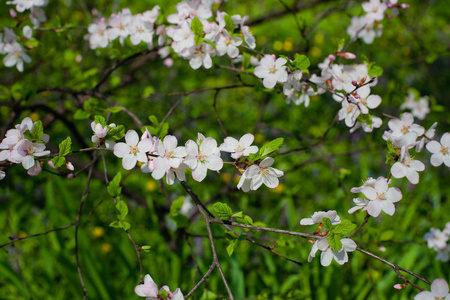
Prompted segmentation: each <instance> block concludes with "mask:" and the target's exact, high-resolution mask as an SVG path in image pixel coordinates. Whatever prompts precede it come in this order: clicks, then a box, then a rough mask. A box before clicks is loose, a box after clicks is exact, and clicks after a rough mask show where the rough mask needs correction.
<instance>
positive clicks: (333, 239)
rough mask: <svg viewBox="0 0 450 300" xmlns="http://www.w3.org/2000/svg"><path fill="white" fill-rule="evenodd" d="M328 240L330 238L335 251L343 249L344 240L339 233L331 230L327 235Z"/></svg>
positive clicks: (329, 241)
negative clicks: (342, 240)
mask: <svg viewBox="0 0 450 300" xmlns="http://www.w3.org/2000/svg"><path fill="white" fill-rule="evenodd" d="M327 240H328V243H329V244H330V247H331V248H332V249H333V251H339V250H341V248H342V242H341V239H340V237H339V235H336V234H334V233H332V232H329V233H328V235H327Z"/></svg>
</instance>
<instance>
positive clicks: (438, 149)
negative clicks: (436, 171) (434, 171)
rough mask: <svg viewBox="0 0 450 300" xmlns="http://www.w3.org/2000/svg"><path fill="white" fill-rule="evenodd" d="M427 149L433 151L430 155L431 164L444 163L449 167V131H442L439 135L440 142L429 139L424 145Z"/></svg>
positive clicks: (438, 164)
mask: <svg viewBox="0 0 450 300" xmlns="http://www.w3.org/2000/svg"><path fill="white" fill-rule="evenodd" d="M426 148H427V150H428V151H430V152H431V153H433V155H431V164H432V165H433V166H435V167H438V166H440V165H442V163H444V164H445V165H446V166H447V167H450V133H448V132H447V133H444V135H443V136H442V137H441V142H440V143H439V142H437V141H431V142H429V143H428V144H427V145H426Z"/></svg>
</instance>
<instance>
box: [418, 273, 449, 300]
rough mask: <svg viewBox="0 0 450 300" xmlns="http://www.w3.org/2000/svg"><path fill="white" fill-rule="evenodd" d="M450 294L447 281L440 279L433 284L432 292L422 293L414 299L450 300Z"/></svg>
mask: <svg viewBox="0 0 450 300" xmlns="http://www.w3.org/2000/svg"><path fill="white" fill-rule="evenodd" d="M448 292H449V289H448V283H447V281H445V280H444V279H441V278H438V279H435V280H434V281H433V282H432V283H431V292H429V291H422V292H420V293H418V294H417V295H416V296H415V297H414V300H450V294H449V293H448Z"/></svg>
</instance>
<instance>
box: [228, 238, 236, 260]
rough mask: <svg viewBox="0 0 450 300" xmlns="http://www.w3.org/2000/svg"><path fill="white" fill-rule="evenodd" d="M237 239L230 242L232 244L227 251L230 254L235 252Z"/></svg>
mask: <svg viewBox="0 0 450 300" xmlns="http://www.w3.org/2000/svg"><path fill="white" fill-rule="evenodd" d="M236 242H237V240H233V241H231V242H230V244H229V245H228V247H227V253H228V256H231V255H232V254H233V252H234V246H235V245H236Z"/></svg>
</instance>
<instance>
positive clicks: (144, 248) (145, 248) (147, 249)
mask: <svg viewBox="0 0 450 300" xmlns="http://www.w3.org/2000/svg"><path fill="white" fill-rule="evenodd" d="M151 247H152V246H141V250H144V251H145V252H150V248H151Z"/></svg>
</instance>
